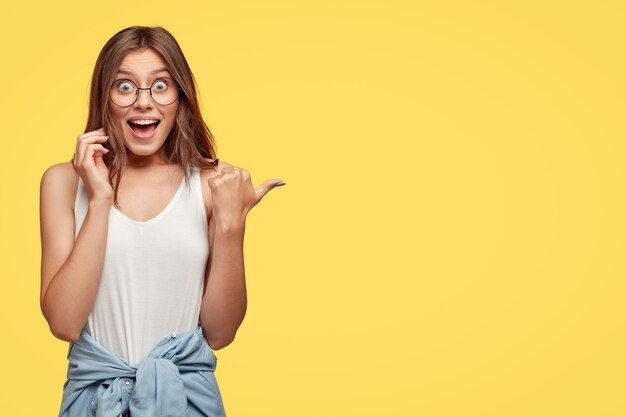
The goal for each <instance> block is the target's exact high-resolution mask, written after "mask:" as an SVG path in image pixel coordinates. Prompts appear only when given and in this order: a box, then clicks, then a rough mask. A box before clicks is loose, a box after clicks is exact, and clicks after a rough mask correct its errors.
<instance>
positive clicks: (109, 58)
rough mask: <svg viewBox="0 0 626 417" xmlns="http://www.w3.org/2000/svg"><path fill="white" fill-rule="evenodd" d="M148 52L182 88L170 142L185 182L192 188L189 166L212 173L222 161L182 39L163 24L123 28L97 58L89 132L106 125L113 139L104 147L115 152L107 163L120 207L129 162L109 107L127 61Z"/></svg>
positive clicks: (168, 147) (172, 158) (169, 153)
mask: <svg viewBox="0 0 626 417" xmlns="http://www.w3.org/2000/svg"><path fill="white" fill-rule="evenodd" d="M146 48H148V49H151V50H152V51H154V52H155V53H156V54H157V55H158V56H159V57H160V58H161V60H162V61H163V62H164V63H165V65H166V66H167V68H168V69H169V71H170V73H171V74H172V77H173V78H174V80H175V81H176V82H177V83H178V85H179V86H180V87H181V89H182V93H181V94H180V96H179V99H178V100H179V105H178V110H177V112H176V120H175V122H174V125H173V126H172V130H171V131H170V134H169V135H168V137H167V139H166V140H165V144H164V146H165V151H166V155H167V157H168V159H169V162H170V163H176V164H179V165H181V166H182V167H183V168H185V169H184V172H185V181H186V183H187V184H189V175H188V172H187V169H186V167H187V166H188V165H190V164H191V165H194V166H197V167H200V168H203V169H210V168H214V167H216V166H217V164H218V161H219V160H218V159H216V158H215V156H216V146H215V141H214V138H213V134H212V133H211V131H210V130H209V128H208V126H207V125H206V123H205V122H204V120H203V119H202V114H201V112H200V106H199V104H198V98H197V85H196V80H195V77H194V76H193V73H192V72H191V69H190V68H189V64H188V63H187V60H186V59H185V56H184V55H183V52H182V50H181V48H180V46H179V45H178V42H177V41H176V39H174V37H173V36H172V35H171V34H170V33H169V32H168V31H167V30H165V29H164V28H162V27H159V26H155V27H148V26H131V27H128V28H126V29H123V30H121V31H119V32H118V33H116V34H115V35H113V37H112V38H111V39H109V41H108V42H107V43H106V44H105V45H104V47H103V48H102V51H100V55H99V56H98V59H97V60H96V65H95V68H94V71H93V75H92V78H91V94H90V99H89V116H88V118H87V126H86V128H85V132H90V131H93V130H96V129H99V128H100V127H104V131H105V132H106V134H107V135H108V136H109V140H108V141H107V142H105V143H104V144H103V145H104V147H105V148H107V149H109V151H110V152H108V153H107V154H105V155H104V156H103V160H104V163H105V164H106V166H107V167H108V168H109V182H110V183H111V184H112V186H113V190H114V200H113V201H114V203H115V204H117V190H118V188H119V184H120V180H121V176H122V172H123V171H124V168H125V167H126V163H127V160H128V158H127V154H126V148H125V147H124V143H123V141H122V132H118V129H117V128H116V126H115V125H114V124H113V123H112V122H111V115H110V112H109V106H108V100H109V89H110V88H111V85H112V84H113V81H114V80H115V76H116V73H117V70H118V68H119V66H120V64H121V63H122V60H123V59H124V57H125V56H126V55H128V54H129V53H131V52H134V51H138V50H143V49H146ZM204 158H207V159H211V160H212V161H207V160H206V159H204Z"/></svg>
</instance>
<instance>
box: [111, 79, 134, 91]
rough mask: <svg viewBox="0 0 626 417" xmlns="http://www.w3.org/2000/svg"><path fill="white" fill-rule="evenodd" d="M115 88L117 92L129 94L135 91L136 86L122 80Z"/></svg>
mask: <svg viewBox="0 0 626 417" xmlns="http://www.w3.org/2000/svg"><path fill="white" fill-rule="evenodd" d="M115 86H116V88H117V90H118V91H120V92H122V93H127V92H130V91H133V90H134V89H135V86H134V85H133V84H132V83H131V82H130V81H127V80H120V81H118V82H117V83H116V84H115Z"/></svg>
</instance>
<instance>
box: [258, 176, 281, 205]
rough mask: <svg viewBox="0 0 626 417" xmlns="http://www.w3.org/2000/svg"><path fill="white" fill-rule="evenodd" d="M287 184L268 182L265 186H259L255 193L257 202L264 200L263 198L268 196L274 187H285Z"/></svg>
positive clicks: (275, 181) (279, 181) (277, 181)
mask: <svg viewBox="0 0 626 417" xmlns="http://www.w3.org/2000/svg"><path fill="white" fill-rule="evenodd" d="M285 184H286V183H284V182H282V181H281V180H267V181H265V182H264V183H263V184H261V185H259V186H258V187H256V188H255V192H256V195H257V201H259V200H261V199H262V198H263V196H264V195H265V194H267V192H268V191H269V190H271V189H272V188H274V187H279V186H281V185H285Z"/></svg>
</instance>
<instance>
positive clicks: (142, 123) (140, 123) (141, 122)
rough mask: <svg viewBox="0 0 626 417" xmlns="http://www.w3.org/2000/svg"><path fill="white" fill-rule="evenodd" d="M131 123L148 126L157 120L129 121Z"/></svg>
mask: <svg viewBox="0 0 626 417" xmlns="http://www.w3.org/2000/svg"><path fill="white" fill-rule="evenodd" d="M129 122H131V123H135V124H137V125H150V124H152V123H156V122H158V120H129Z"/></svg>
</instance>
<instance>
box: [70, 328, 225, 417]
mask: <svg viewBox="0 0 626 417" xmlns="http://www.w3.org/2000/svg"><path fill="white" fill-rule="evenodd" d="M67 359H68V360H69V365H68V370H67V381H66V382H65V384H64V385H63V400H62V402H61V410H60V411H59V417H130V416H132V417H226V413H225V411H224V405H223V403H222V396H221V394H220V390H219V388H218V385H217V380H216V379H215V375H214V371H215V367H216V365H217V358H216V357H215V354H214V353H213V351H212V350H211V348H210V346H209V345H208V343H207V341H206V339H205V338H204V335H203V333H202V327H200V325H198V327H197V328H196V330H195V331H193V332H184V333H179V334H175V333H172V335H170V336H166V337H164V338H162V339H161V340H160V341H159V342H158V343H157V344H156V345H155V346H154V348H152V350H151V351H150V353H149V354H148V355H147V356H146V357H145V358H144V359H143V360H142V361H141V362H140V363H139V364H137V365H132V366H131V365H129V364H128V363H126V362H125V361H124V360H123V359H121V358H119V357H118V356H116V355H114V354H112V353H111V352H109V351H108V350H107V349H106V348H105V347H104V346H102V345H101V344H100V343H98V342H97V341H96V340H95V339H94V338H93V337H91V335H89V333H87V330H85V329H83V331H82V332H81V334H80V338H79V339H78V340H77V341H76V342H75V343H71V344H70V347H69V351H68V355H67Z"/></svg>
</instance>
